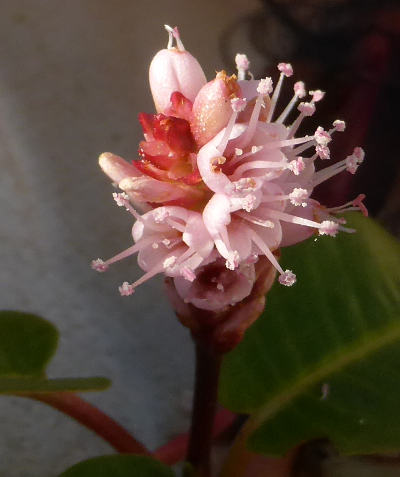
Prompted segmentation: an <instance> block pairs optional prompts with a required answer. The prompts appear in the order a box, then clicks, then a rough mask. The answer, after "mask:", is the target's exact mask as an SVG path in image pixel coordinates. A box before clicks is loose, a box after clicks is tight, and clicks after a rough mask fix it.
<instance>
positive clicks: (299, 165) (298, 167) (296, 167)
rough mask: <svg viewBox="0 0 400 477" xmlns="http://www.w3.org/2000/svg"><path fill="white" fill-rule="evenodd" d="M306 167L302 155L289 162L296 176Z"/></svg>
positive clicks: (289, 166)
mask: <svg viewBox="0 0 400 477" xmlns="http://www.w3.org/2000/svg"><path fill="white" fill-rule="evenodd" d="M305 167H306V165H305V163H304V160H303V158H302V157H300V156H299V157H297V158H296V159H293V161H290V162H289V164H288V168H289V170H291V171H292V172H293V174H294V175H295V176H298V175H299V174H300V172H303V171H304V169H305Z"/></svg>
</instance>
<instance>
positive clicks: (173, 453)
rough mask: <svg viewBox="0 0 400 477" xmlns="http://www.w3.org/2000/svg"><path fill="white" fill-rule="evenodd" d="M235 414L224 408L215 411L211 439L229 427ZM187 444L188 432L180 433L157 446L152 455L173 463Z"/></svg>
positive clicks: (182, 455) (166, 462) (179, 458)
mask: <svg viewBox="0 0 400 477" xmlns="http://www.w3.org/2000/svg"><path fill="white" fill-rule="evenodd" d="M235 419H236V414H233V413H232V412H230V411H227V410H226V409H221V410H220V411H219V412H217V414H216V416H215V421H214V429H213V435H212V437H213V439H216V438H217V437H218V436H220V435H221V434H222V433H223V432H224V431H225V430H226V429H227V428H229V427H230V426H231V425H232V424H233V423H234V421H235ZM188 444H189V434H188V433H185V434H181V435H179V436H178V437H176V438H175V439H173V440H172V441H170V442H168V443H167V444H165V445H163V446H162V447H160V448H158V449H157V450H156V451H155V453H154V456H155V457H156V458H157V459H159V460H160V461H161V462H164V464H167V465H174V464H176V463H177V462H180V461H181V460H182V459H183V458H184V457H185V455H186V452H187V448H188Z"/></svg>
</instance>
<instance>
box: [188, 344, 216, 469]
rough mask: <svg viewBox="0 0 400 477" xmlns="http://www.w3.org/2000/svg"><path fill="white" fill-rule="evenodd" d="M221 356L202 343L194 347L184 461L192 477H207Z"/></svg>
mask: <svg viewBox="0 0 400 477" xmlns="http://www.w3.org/2000/svg"><path fill="white" fill-rule="evenodd" d="M221 361H222V355H220V354H217V353H215V352H214V351H213V350H212V349H210V348H208V347H207V345H204V344H203V343H200V342H197V343H196V379H195V387H194V399H193V410H192V425H191V429H190V436H189V445H188V451H187V455H186V460H187V461H188V462H189V463H190V464H191V465H192V466H193V469H194V474H193V475H195V476H196V477H200V476H201V477H209V476H210V471H211V462H210V451H211V444H212V442H211V441H212V434H213V428H214V418H215V413H216V410H217V393H218V382H219V371H220V367H221Z"/></svg>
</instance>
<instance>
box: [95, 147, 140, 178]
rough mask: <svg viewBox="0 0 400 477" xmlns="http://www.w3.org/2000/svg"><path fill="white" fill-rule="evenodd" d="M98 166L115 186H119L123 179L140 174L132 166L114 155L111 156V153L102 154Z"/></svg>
mask: <svg viewBox="0 0 400 477" xmlns="http://www.w3.org/2000/svg"><path fill="white" fill-rule="evenodd" d="M99 165H100V167H101V168H102V169H103V172H104V173H105V174H107V175H108V177H109V178H110V179H111V180H112V181H113V182H115V183H116V184H119V183H120V182H121V181H122V179H125V177H136V176H139V175H140V172H139V171H138V170H137V169H136V167H135V166H134V165H133V164H130V163H129V162H127V161H125V159H122V157H119V156H117V155H116V154H111V152H103V154H101V155H100V157H99Z"/></svg>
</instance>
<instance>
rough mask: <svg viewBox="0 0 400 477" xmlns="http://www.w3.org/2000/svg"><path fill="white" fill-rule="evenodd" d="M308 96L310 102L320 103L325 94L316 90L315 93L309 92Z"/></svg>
mask: <svg viewBox="0 0 400 477" xmlns="http://www.w3.org/2000/svg"><path fill="white" fill-rule="evenodd" d="M309 94H310V95H311V96H312V101H313V102H314V103H317V102H318V101H321V99H323V97H324V96H325V92H324V91H321V90H320V89H316V90H315V91H309Z"/></svg>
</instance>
